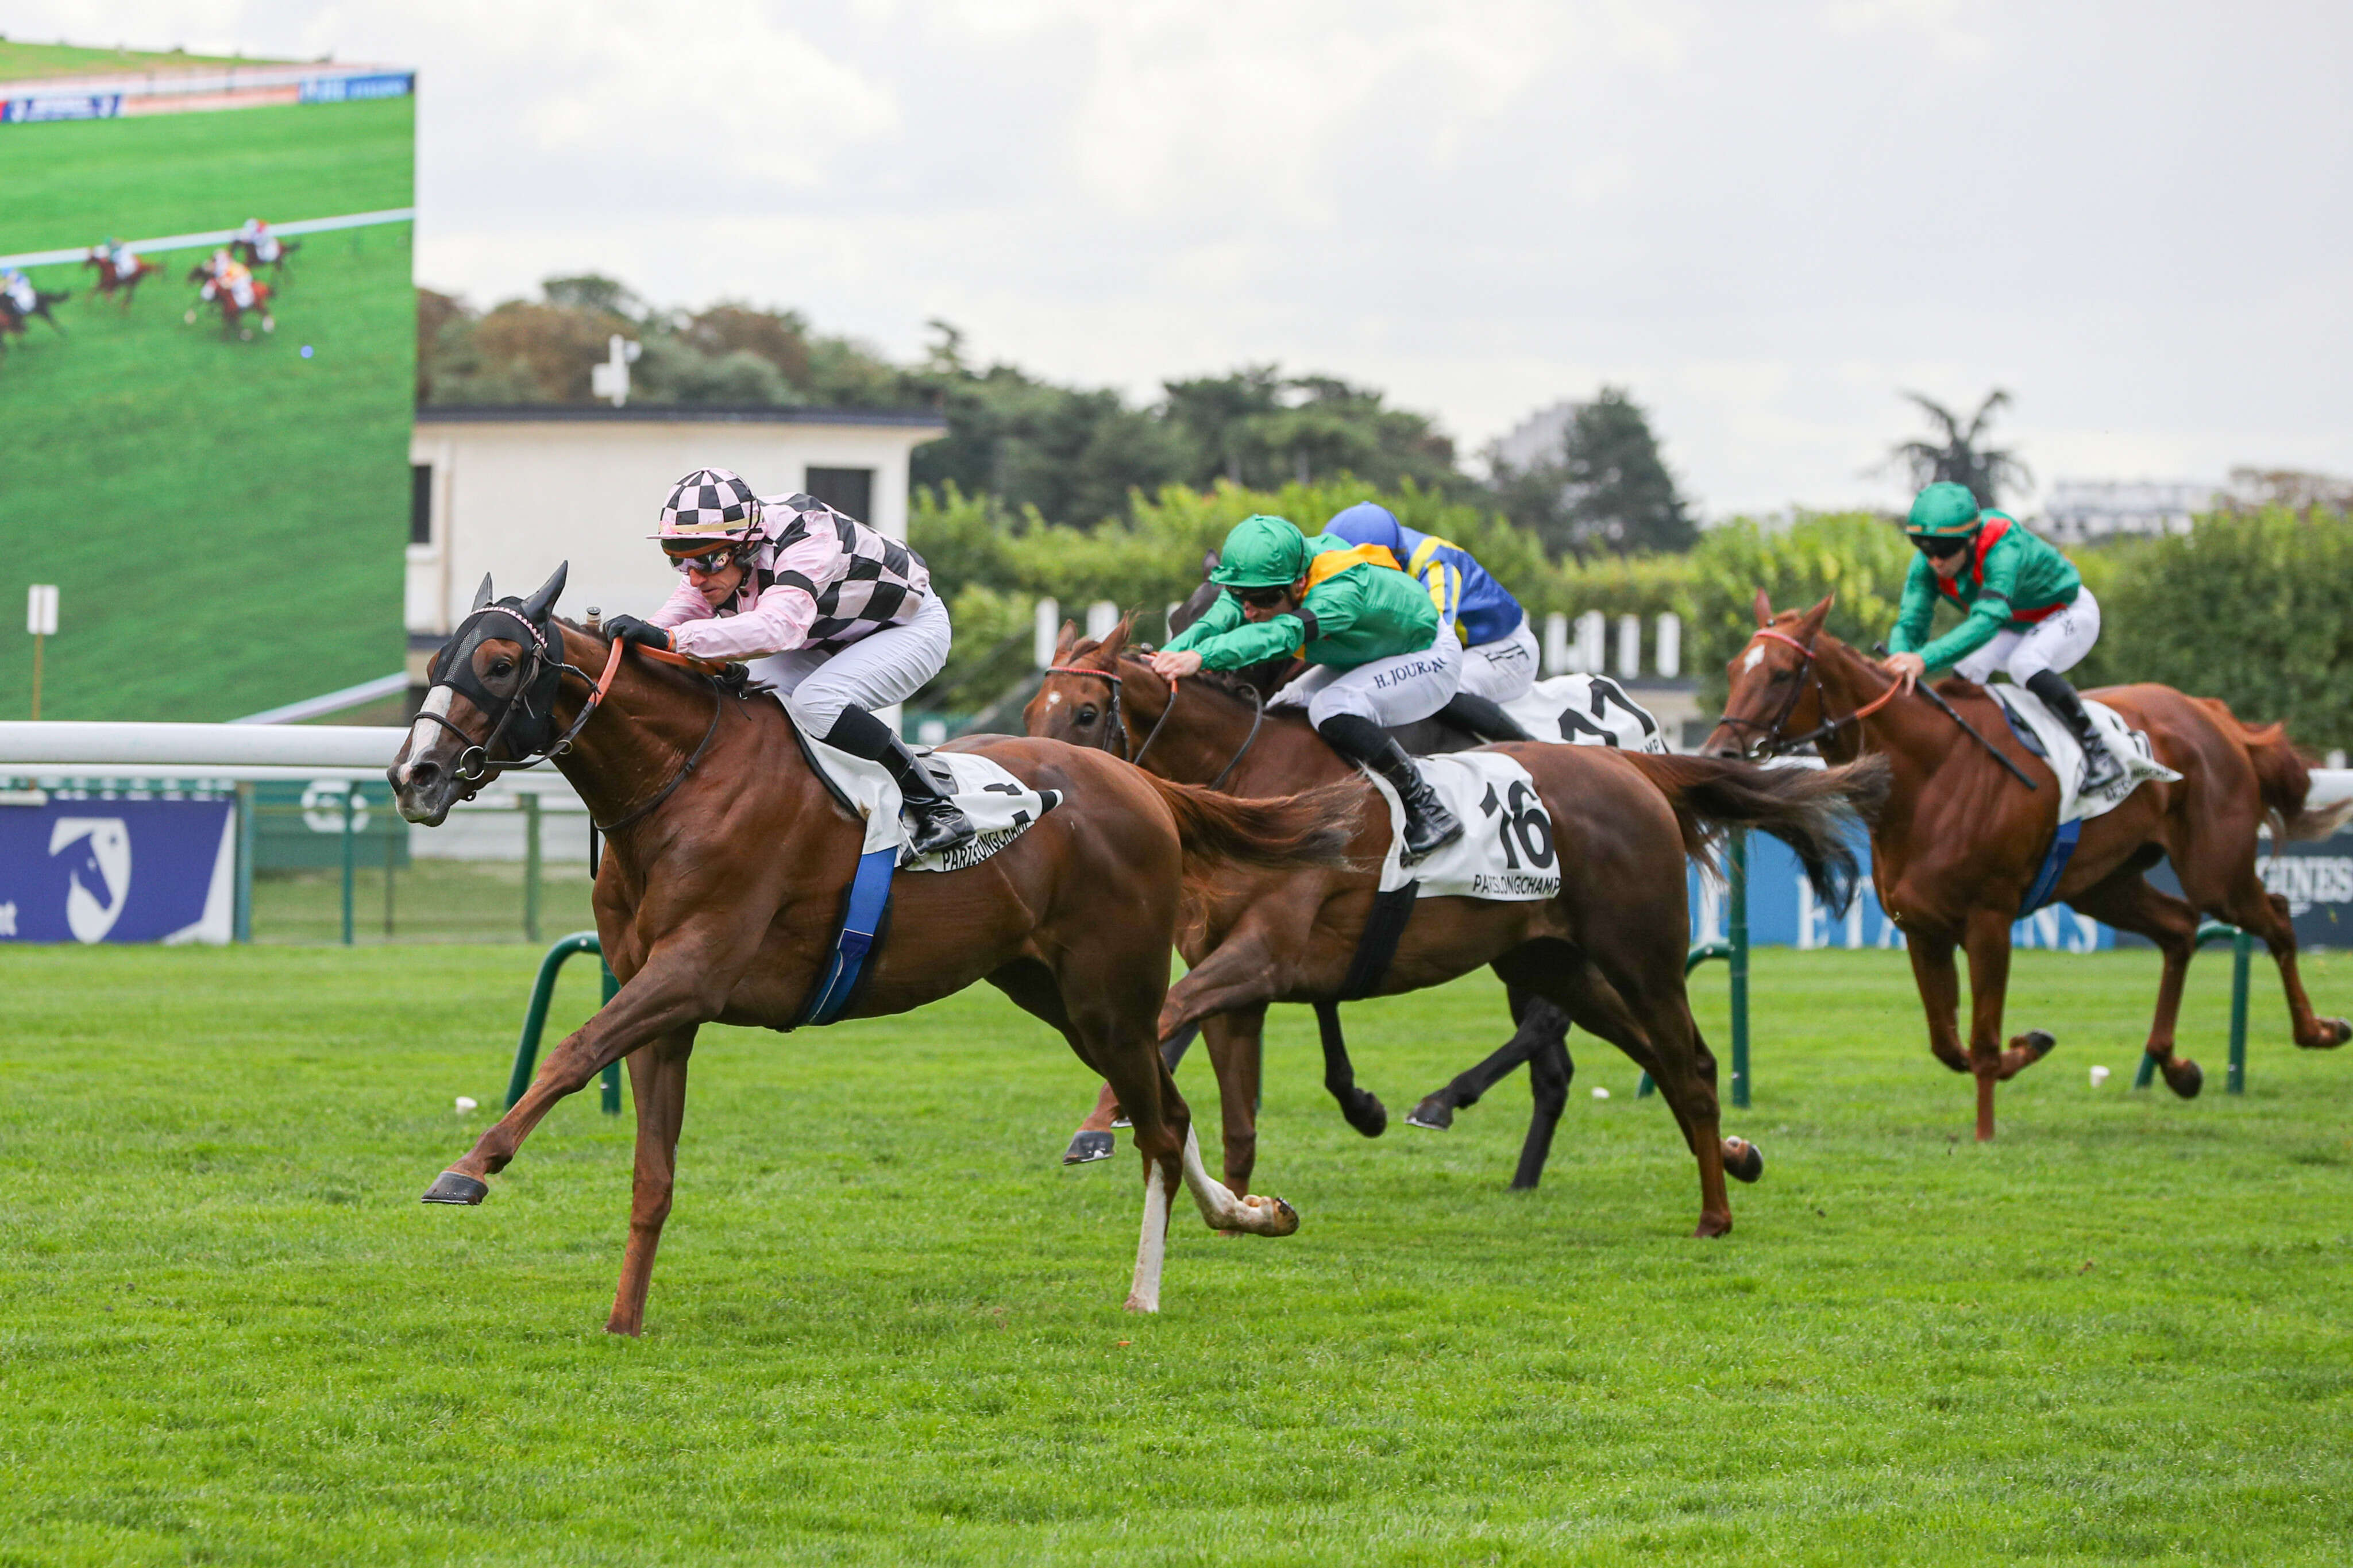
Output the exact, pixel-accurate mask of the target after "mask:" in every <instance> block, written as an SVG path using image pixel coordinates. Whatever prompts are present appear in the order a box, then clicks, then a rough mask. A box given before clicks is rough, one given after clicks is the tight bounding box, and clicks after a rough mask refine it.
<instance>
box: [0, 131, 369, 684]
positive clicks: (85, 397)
mask: <svg viewBox="0 0 2353 1568" xmlns="http://www.w3.org/2000/svg"><path fill="white" fill-rule="evenodd" d="M414 137H415V101H414V100H411V99H406V98H402V99H392V100H380V101H375V102H366V103H350V104H334V105H308V106H299V107H284V108H271V109H248V110H235V111H232V112H224V113H212V114H170V115H156V116H152V117H145V118H138V119H130V120H108V121H75V122H67V123H59V124H41V125H12V126H9V127H8V128H7V133H6V134H5V135H0V191H5V193H6V197H5V201H0V254H16V253H21V252H26V251H34V250H46V249H51V248H59V247H68V246H88V245H91V244H95V243H96V242H97V241H98V240H99V239H100V238H101V237H104V236H106V235H109V234H112V235H114V236H116V237H121V238H125V239H138V238H143V237H157V236H164V235H173V234H185V233H193V232H201V231H208V230H216V229H224V228H235V227H236V226H237V225H238V224H240V223H242V222H244V221H245V219H246V218H248V217H251V216H257V215H258V216H262V217H266V218H269V219H270V220H271V221H273V222H285V221H288V220H290V219H295V218H305V217H326V216H335V215H338V214H343V213H354V212H368V211H376V210H380V209H384V208H390V207H400V206H406V205H409V203H410V202H411V200H412V191H413V182H412V179H411V167H412V145H413V142H414ZM301 247H302V248H301V250H300V251H298V252H296V253H295V255H294V257H293V259H292V260H291V262H290V265H289V278H290V281H289V280H284V279H281V281H283V282H284V287H283V289H282V292H281V293H280V298H279V299H278V300H277V301H276V302H275V303H274V306H273V310H274V312H275V315H276V319H277V321H278V330H277V331H275V332H274V333H262V332H259V331H256V333H255V336H254V338H253V340H252V341H251V342H242V341H238V340H236V339H231V338H228V337H227V336H225V335H224V333H223V332H222V331H221V329H220V326H219V324H218V321H217V318H216V315H215V313H214V312H213V311H212V310H209V309H206V310H201V311H200V312H199V313H198V316H197V323H196V324H195V326H188V325H185V324H184V323H183V321H182V320H181V316H182V313H183V312H184V311H185V310H186V309H187V308H188V307H189V306H190V305H191V304H193V303H194V302H195V294H196V289H195V286H194V285H192V284H189V283H187V282H185V275H186V273H187V270H188V268H190V267H191V266H192V265H193V264H194V263H195V261H197V260H198V259H199V258H201V256H202V254H203V252H201V251H185V250H184V251H158V252H153V253H150V259H152V260H154V261H156V262H158V263H160V264H161V265H162V267H163V271H162V272H161V273H160V274H158V275H157V276H155V277H152V278H149V279H147V280H146V281H144V282H143V283H142V284H141V285H140V286H139V294H138V298H137V300H136V301H135V302H134V303H132V305H131V306H130V307H129V309H128V310H121V309H119V308H118V307H117V306H115V305H113V304H110V303H106V302H104V301H102V300H99V299H97V298H96V297H95V296H94V291H93V289H92V288H91V279H92V278H93V277H94V276H95V274H94V273H92V272H90V270H88V269H87V268H81V267H78V266H71V265H58V266H51V267H40V268H32V269H31V275H32V277H33V279H34V281H35V282H36V283H37V285H38V286H39V287H41V288H43V289H72V290H73V291H74V297H73V298H72V299H71V300H68V301H67V302H66V303H64V304H63V305H60V306H58V307H57V310H58V317H59V320H60V321H61V322H62V323H63V325H64V328H65V331H64V332H62V333H58V332H54V331H51V330H50V329H49V326H48V324H47V322H45V321H32V322H29V323H27V331H26V335H25V336H24V337H21V338H16V339H13V340H10V342H8V344H7V346H6V347H5V349H0V427H5V428H6V430H7V431H8V433H9V439H10V451H11V454H12V455H11V458H10V470H9V475H8V478H7V479H6V480H5V481H0V554H5V558H6V560H7V562H8V564H9V568H10V573H11V576H10V578H9V580H8V581H7V582H5V583H0V590H5V591H6V592H7V593H10V594H16V593H20V592H21V591H22V590H21V587H20V586H19V584H24V583H55V584H58V586H59V590H60V591H59V614H58V636H57V637H53V638H51V639H49V644H48V647H47V669H46V671H45V677H44V680H43V698H42V716H43V717H45V718H50V719H181V720H197V721H205V720H223V719H231V718H236V717H237V716H239V715H241V714H245V713H251V712H256V711H259V710H262V709H265V708H269V707H273V706H276V705H277V704H280V703H282V702H289V701H292V700H297V699H300V698H303V697H309V696H314V695H316V694H317V693H319V692H322V691H330V690H333V689H337V688H340V687H344V686H350V685H353V684H356V683H357V682H360V681H363V680H368V679H374V678H375V677H377V676H381V675H383V674H385V673H386V672H387V671H390V670H394V669H397V668H400V663H401V659H402V658H403V647H404V642H403V637H402V631H401V604H400V595H401V585H400V584H401V575H400V574H401V551H402V549H403V547H404V542H405V541H406V538H407V534H406V515H407V500H408V465H407V444H408V429H409V424H410V417H411V403H412V400H413V395H414V387H415V358H416V305H415V294H414V291H413V288H412V285H411V282H410V276H409V274H410V267H409V226H408V225H406V224H393V225H386V226H378V227H372V228H360V229H350V230H343V231H337V232H332V233H327V234H316V235H309V236H305V237H302V238H301ZM261 276H262V277H263V278H264V279H268V278H269V273H268V272H267V271H266V270H265V271H264V272H263V273H262V274H261ZM306 346H307V347H309V348H310V349H311V354H310V355H309V357H307V358H306V357H304V355H303V353H302V350H303V349H304V348H305V347H306ZM11 603H14V601H13V600H12V601H11ZM263 621H266V622H267V624H268V625H269V636H268V637H255V636H254V635H253V627H254V626H256V625H257V624H259V623H261V622H263ZM31 681H32V648H31V639H30V638H28V637H16V638H14V639H13V646H11V647H9V648H8V650H7V653H6V655H5V658H0V716H5V717H7V718H22V717H24V716H25V715H26V712H27V710H28V706H29V702H30V688H31Z"/></svg>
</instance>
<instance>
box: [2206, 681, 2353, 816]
mask: <svg viewBox="0 0 2353 1568" xmlns="http://www.w3.org/2000/svg"><path fill="white" fill-rule="evenodd" d="M2190 700H2191V701H2193V702H2195V703H2197V704H2198V706H2199V707H2200V708H2202V709H2204V710H2206V717H2207V718H2209V719H2211V720H2212V721H2213V722H2214V727H2215V728H2216V729H2218V730H2220V731H2222V734H2223V737H2224V738H2225V739H2227V740H2229V741H2230V742H2232V744H2234V745H2236V746H2237V747H2238V748H2239V749H2240V750H2241V751H2242V752H2246V753H2247V761H2248V762H2249V763H2253V765H2254V770H2255V789H2256V793H2257V794H2258V795H2260V796H2261V797H2262V799H2263V810H2264V811H2265V812H2266V813H2267V814H2268V815H2269V816H2270V817H2271V819H2272V837H2273V839H2274V841H2276V842H2281V843H2284V842H2286V841H2288V840H2290V839H2303V838H2326V837H2328V836H2329V835H2330V834H2332V833H2334V832H2336V831H2337V827H2338V826H2339V825H2341V824H2342V823H2343V822H2344V821H2345V819H2346V817H2348V816H2353V799H2347V800H2341V801H2337V802H2336V803H2334V804H2332V805H2324V806H2321V807H2319V808H2317V809H2316V810H2306V807H2305V801H2306V798H2307V797H2308V796H2309V795H2311V793H2312V764H2311V762H2310V760H2309V759H2308V758H2306V756H2305V755H2304V753H2303V752H2299V751H2297V750H2296V749H2295V742H2292V741H2290V740H2289V739H2288V738H2287V726H2286V725H2284V724H2265V725H2263V726H2261V727H2260V728H2258V727H2256V726H2254V725H2252V724H2248V723H2245V722H2243V721H2241V719H2240V718H2239V716H2238V715H2237V714H2235V713H2233V712H2232V711H2231V709H2230V706H2229V704H2227V703H2225V702H2224V701H2222V700H2221V698H2219V697H2193V698H2191V699H2190Z"/></svg>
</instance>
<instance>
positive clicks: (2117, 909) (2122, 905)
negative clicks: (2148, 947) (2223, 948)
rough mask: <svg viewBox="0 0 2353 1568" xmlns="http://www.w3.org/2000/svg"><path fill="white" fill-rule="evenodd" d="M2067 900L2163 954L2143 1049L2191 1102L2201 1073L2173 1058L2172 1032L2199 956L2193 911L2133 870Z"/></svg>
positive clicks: (2184, 1059)
mask: <svg viewBox="0 0 2353 1568" xmlns="http://www.w3.org/2000/svg"><path fill="white" fill-rule="evenodd" d="M2067 901H2068V902H2069V903H2071V904H2073V906H2074V907H2075V908H2076V909H2078V910H2082V911H2083V912H2084V913H2085V914H2087V915H2089V916H2091V917H2092V918H2093V919H2094V920H2095V921H2106V922H2107V923H2108V924H2110V925H2112V926H2114V927H2116V929H2117V930H2118V931H2132V932H2134V933H2135V934H2136V935H2139V936H2145V937H2147V938H2148V940H2149V941H2151V942H2155V943H2156V944H2157V946H2158V951H2159V952H2162V953H2164V955H2165V973H2164V975H2163V977H2162V978H2161V979H2159V980H2158V984H2157V1014H2156V1016H2154V1017H2153V1018H2151V1019H2150V1020H2149V1026H2148V1044H2147V1046H2145V1047H2142V1048H2143V1049H2144V1050H2145V1051H2147V1054H2148V1057H2149V1059H2150V1060H2151V1061H2154V1062H2155V1063H2156V1064H2157V1066H2158V1070H2159V1071H2161V1072H2163V1073H2164V1074H2165V1085H2166V1087H2167V1088H2168V1089H2171V1090H2173V1092H2174V1093H2176V1094H2178V1095H2179V1096H2180V1097H2181V1098H2182V1099H2184V1100H2194V1099H2196V1098H2197V1096H2198V1091H2199V1090H2200V1089H2202V1088H2204V1087H2205V1083H2206V1075H2205V1074H2204V1073H2203V1072H2202V1071H2200V1068H2199V1066H2198V1064H2197V1063H2196V1062H2193V1061H2191V1060H2190V1059H2189V1058H2188V1057H2177V1056H2176V1055H2175V1054H2174V1047H2173V1030H2174V1025H2175V1023H2176V1022H2177V1021H2178V1020H2179V1017H2180V1016H2181V990H2182V984H2183V983H2184V982H2185V981H2186V980H2187V979H2188V978H2189V961H2190V959H2191V958H2192V957H2194V956H2196V954H2197V952H2198V911H2197V910H2194V909H2192V908H2191V907H2190V906H2189V905H2188V904H2187V903H2184V902H2183V901H2182V900H2179V899H2177V898H2175V897H2174V896H2173V895H2172V894H2170V893H2167V892H2162V891H2160V890H2158V889H2156V888H2152V887H2150V886H2149V885H2148V883H2147V881H2146V880H2145V879H2143V878H2142V876H2141V874H2140V873H2139V872H2137V871H2120V872H2118V873H2117V874H2116V875H2115V876H2113V877H2110V878H2108V879H2106V880H2105V881H2104V882H2101V883H2100V884H2098V885H2097V886H2096V887H2091V888H2086V889H2084V891H2083V892H2081V893H2079V894H2077V895H2076V896H2075V897H2073V898H2072V899H2070V900H2067ZM2028 1038H2030V1039H2031V1038H2032V1037H2031V1036H2029V1037H2028ZM2043 1038H2045V1039H2048V1038H2050V1037H2049V1036H2047V1035H2046V1036H2043ZM2008 1054H2009V1053H2007V1052H2005V1053H2004V1055H2005V1056H2006V1055H2008Z"/></svg>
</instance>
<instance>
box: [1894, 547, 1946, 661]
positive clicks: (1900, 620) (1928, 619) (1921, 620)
mask: <svg viewBox="0 0 2353 1568" xmlns="http://www.w3.org/2000/svg"><path fill="white" fill-rule="evenodd" d="M1935 624H1936V568H1935V567H1934V566H1931V565H1929V564H1928V558H1927V557H1926V556H1925V555H1917V554H1915V555H1914V556H1913V557H1912V570H1911V571H1910V572H1909V573H1907V574H1905V578H1904V598H1903V601H1902V602H1901V603H1900V604H1898V605H1897V606H1896V609H1895V629H1894V630H1893V631H1891V632H1889V633H1888V634H1887V648H1888V651H1889V652H1890V653H1917V652H1919V651H1920V648H1921V647H1922V646H1923V645H1924V644H1926V642H1927V640H1928V628H1929V627H1930V626H1934V625H1935Z"/></svg>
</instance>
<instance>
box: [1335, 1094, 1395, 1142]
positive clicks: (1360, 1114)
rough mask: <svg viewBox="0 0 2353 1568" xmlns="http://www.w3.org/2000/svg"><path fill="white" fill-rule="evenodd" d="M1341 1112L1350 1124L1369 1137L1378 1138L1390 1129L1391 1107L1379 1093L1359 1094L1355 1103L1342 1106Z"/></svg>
mask: <svg viewBox="0 0 2353 1568" xmlns="http://www.w3.org/2000/svg"><path fill="white" fill-rule="evenodd" d="M1340 1112H1341V1114H1342V1115H1344V1116H1345V1117H1346V1118H1347V1119H1348V1125H1349V1126H1351V1127H1353V1128H1355V1129H1356V1131H1359V1132H1361V1133H1363V1134H1364V1135H1365V1136H1366V1137H1367V1138H1377V1137H1379V1136H1380V1135H1381V1134H1382V1133H1384V1132H1386V1131H1388V1130H1389V1108H1388V1106H1386V1105H1383V1104H1382V1103H1381V1099H1380V1096H1378V1095H1377V1094H1363V1095H1359V1096H1357V1097H1356V1100H1355V1101H1354V1102H1353V1103H1351V1104H1348V1105H1344V1106H1342V1107H1341V1108H1340Z"/></svg>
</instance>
